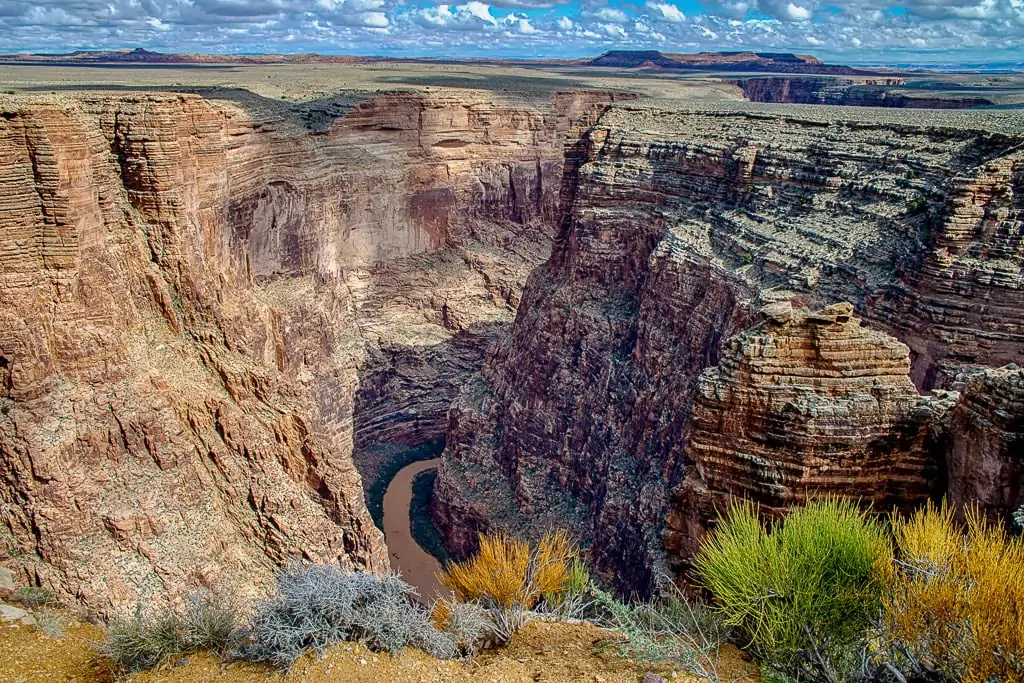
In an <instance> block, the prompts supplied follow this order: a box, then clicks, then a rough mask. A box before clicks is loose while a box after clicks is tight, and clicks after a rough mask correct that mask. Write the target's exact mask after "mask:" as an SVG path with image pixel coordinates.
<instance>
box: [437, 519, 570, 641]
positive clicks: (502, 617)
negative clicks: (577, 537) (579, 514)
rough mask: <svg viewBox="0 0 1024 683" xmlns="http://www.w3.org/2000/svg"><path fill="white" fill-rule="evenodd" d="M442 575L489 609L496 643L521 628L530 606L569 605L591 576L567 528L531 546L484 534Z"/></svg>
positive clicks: (462, 596) (464, 598)
mask: <svg viewBox="0 0 1024 683" xmlns="http://www.w3.org/2000/svg"><path fill="white" fill-rule="evenodd" d="M584 577H585V578H584ZM440 580H441V584H442V585H443V586H444V587H445V588H447V589H449V590H450V591H452V593H453V594H454V596H455V599H456V600H458V601H459V602H475V603H478V604H479V605H481V606H482V607H484V608H485V609H487V610H488V611H489V612H490V614H491V619H492V620H493V621H494V623H495V625H496V631H495V636H496V639H497V642H498V643H503V642H506V641H507V640H508V639H509V638H510V637H511V636H512V634H513V633H515V632H516V631H517V630H518V629H519V628H521V627H522V626H523V624H525V623H526V620H527V619H528V618H529V612H530V611H531V610H533V609H535V608H543V609H545V610H546V611H555V610H557V609H559V608H561V607H563V606H567V604H571V603H572V602H573V601H575V600H576V596H577V595H578V594H579V592H581V591H580V586H579V584H580V583H584V584H585V585H589V582H590V578H589V575H587V573H586V567H585V565H583V563H582V561H581V560H580V559H579V549H578V548H577V546H576V544H575V543H573V542H572V540H570V538H569V536H568V534H566V533H565V532H564V531H552V532H549V533H547V534H545V535H544V537H543V538H542V539H541V540H540V541H539V542H538V543H537V544H536V545H535V546H533V547H531V546H530V544H529V543H527V542H526V541H523V540H520V539H514V538H510V537H508V536H506V535H504V534H496V535H491V536H485V535H483V534H481V536H480V551H479V552H478V553H477V554H476V556H474V557H473V558H471V559H470V560H467V561H466V562H461V563H452V564H450V565H448V567H447V568H446V569H445V570H444V572H442V574H441V576H440ZM573 591H577V592H576V593H574V592H573Z"/></svg>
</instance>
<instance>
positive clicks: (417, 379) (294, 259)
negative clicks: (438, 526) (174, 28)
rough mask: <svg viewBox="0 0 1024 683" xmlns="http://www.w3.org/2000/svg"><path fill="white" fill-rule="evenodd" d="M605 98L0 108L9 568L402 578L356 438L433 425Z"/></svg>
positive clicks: (45, 579)
mask: <svg viewBox="0 0 1024 683" xmlns="http://www.w3.org/2000/svg"><path fill="white" fill-rule="evenodd" d="M612 99H613V95H611V94H601V93H598V94H593V95H589V94H587V93H579V94H571V95H566V96H564V97H562V96H556V95H552V96H550V97H547V98H544V99H543V100H539V101H537V102H535V103H533V104H529V103H523V102H518V103H515V104H508V103H502V102H501V101H500V100H498V98H486V99H485V98H481V97H479V96H477V97H476V98H474V97H473V96H472V94H471V93H462V94H460V95H459V96H458V97H446V96H444V95H438V96H426V95H420V94H413V95H401V94H399V95H393V96H382V97H379V98H366V99H365V100H364V101H361V102H358V103H355V104H346V105H344V106H341V105H339V107H338V108H336V109H334V110H332V111H340V112H342V113H343V114H342V115H341V116H340V117H338V119H337V120H336V121H330V122H328V123H326V124H324V123H323V117H322V116H321V117H320V118H315V120H313V121H312V122H311V121H310V117H308V116H307V114H308V111H307V110H303V111H302V112H300V113H299V114H298V115H295V116H291V117H289V116H286V115H277V116H270V115H268V113H267V110H266V109H260V108H258V106H256V105H254V104H251V103H249V102H246V101H242V102H241V103H240V102H238V101H235V100H216V99H212V98H203V97H199V96H195V95H185V94H153V95H148V94H142V95H127V96H113V97H111V96H109V95H105V94H100V95H93V94H88V93H83V94H80V95H77V96H75V97H73V98H54V97H46V96H41V97H26V98H6V99H5V100H4V102H3V107H4V115H3V118H2V121H0V136H2V138H3V142H2V145H0V148H2V152H0V154H2V155H3V157H4V158H3V163H2V166H3V171H0V174H2V177H0V187H2V188H3V192H2V199H0V202H2V206H0V210H2V211H0V215H2V217H3V218H2V220H3V221H4V222H3V232H2V235H3V243H2V247H0V262H2V266H0V273H2V286H0V316H2V320H3V324H2V325H0V358H2V363H0V365H2V372H3V375H2V378H0V409H2V417H0V463H2V468H0V471H2V482H3V483H2V486H0V520H2V524H0V529H2V532H0V533H2V541H0V548H2V551H0V557H2V558H3V561H4V563H5V565H7V564H9V565H10V566H11V567H12V568H13V569H15V570H16V572H17V574H19V575H20V576H21V577H22V580H25V581H27V582H30V583H33V584H37V585H43V586H45V587H47V589H49V590H52V591H53V592H54V593H55V594H57V595H58V596H60V597H61V598H63V599H72V600H76V601H78V602H81V603H84V604H87V605H89V606H90V607H92V608H93V609H95V610H97V611H98V612H100V613H116V612H125V611H130V609H131V608H132V607H133V606H134V605H136V604H138V603H140V602H149V601H151V600H154V599H155V600H162V599H165V598H166V599H170V600H172V601H173V600H178V599H180V598H181V596H182V595H183V594H184V593H186V592H187V591H189V590H192V589H194V588H195V587H196V586H203V585H206V586H214V585H231V586H238V587H241V588H242V590H243V593H245V592H246V591H247V592H248V593H249V594H255V593H256V592H258V591H261V590H263V589H264V588H265V587H266V584H267V583H268V582H269V581H270V580H271V578H272V576H273V569H274V567H276V566H279V565H280V564H282V563H284V562H286V561H288V559H289V558H305V559H312V560H317V561H340V562H341V563H342V564H343V565H344V566H347V567H351V568H357V569H366V570H370V571H382V570H384V569H386V568H387V566H388V565H387V553H386V549H385V546H384V543H383V538H382V536H381V533H380V532H379V531H378V530H377V529H376V528H375V527H374V525H373V523H372V522H371V520H370V517H369V515H368V514H367V511H366V507H365V504H364V500H363V491H362V485H361V477H360V472H359V471H358V465H359V449H360V448H362V447H364V445H365V444H379V443H384V442H401V441H403V440H404V441H412V442H417V441H418V440H420V439H422V438H425V437H429V436H432V435H436V434H439V433H441V432H443V429H444V424H445V422H444V415H445V412H446V410H447V403H448V402H449V401H450V400H451V398H453V391H454V387H456V386H457V385H458V379H459V377H460V375H463V374H465V373H466V371H467V367H472V366H474V364H478V363H479V358H480V357H481V356H482V353H483V349H484V348H486V346H487V345H488V343H489V342H490V340H491V339H492V338H493V337H494V336H495V335H496V334H497V333H498V332H500V330H501V329H502V327H503V326H507V325H508V324H509V323H510V322H511V320H512V316H513V312H514V307H515V304H516V303H517V302H518V297H519V289H520V288H521V284H522V281H523V280H525V277H526V273H527V272H528V271H529V269H530V268H532V266H533V265H535V264H536V263H538V262H540V261H541V260H542V259H543V258H544V256H545V255H546V251H547V245H548V244H549V241H550V231H549V228H548V227H547V225H548V223H547V221H548V220H549V217H550V215H551V213H552V212H553V211H554V210H555V209H556V207H557V198H558V193H559V191H560V184H561V165H562V154H561V148H562V139H563V138H564V137H565V136H566V135H570V134H572V130H573V129H574V126H576V125H577V123H578V122H585V121H586V120H587V119H588V117H589V116H591V115H592V114H591V112H592V111H594V110H595V108H596V110H599V109H600V108H601V107H603V106H605V103H607V102H610V101H611V100H612ZM257 104H258V103H257ZM286 114H287V112H286Z"/></svg>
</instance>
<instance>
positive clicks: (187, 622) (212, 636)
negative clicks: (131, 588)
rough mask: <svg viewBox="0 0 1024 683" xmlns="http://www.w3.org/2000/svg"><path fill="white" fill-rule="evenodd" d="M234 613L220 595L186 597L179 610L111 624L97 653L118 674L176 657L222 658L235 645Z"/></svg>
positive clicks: (164, 611)
mask: <svg viewBox="0 0 1024 683" xmlns="http://www.w3.org/2000/svg"><path fill="white" fill-rule="evenodd" d="M236 623H237V611H236V609H235V606H234V604H233V603H232V602H231V601H230V600H228V599H227V598H224V597H223V596H220V595H215V594H197V595H193V596H190V597H189V598H188V599H187V600H186V603H185V607H184V609H182V610H172V609H164V610H161V611H160V612H157V613H156V614H153V615H150V616H148V617H144V616H143V615H142V611H141V610H138V611H137V612H136V614H135V617H134V618H132V619H130V620H127V621H114V622H112V623H111V624H110V626H109V627H108V628H107V636H106V639H105V640H104V641H103V643H102V645H101V646H100V652H101V653H102V654H103V655H105V656H106V657H108V658H110V659H111V660H113V662H114V664H115V665H117V667H118V668H119V669H120V670H122V671H127V672H137V671H143V670H145V669H151V668H153V667H154V666H157V665H158V664H161V663H162V662H164V661H166V660H168V659H170V658H171V657H175V656H178V655H183V654H188V653H191V652H198V651H199V650H210V651H213V652H216V653H218V654H225V653H227V652H228V651H229V650H230V649H231V648H233V647H235V646H236V644H237V642H238V636H239V632H238V628H237V626H236Z"/></svg>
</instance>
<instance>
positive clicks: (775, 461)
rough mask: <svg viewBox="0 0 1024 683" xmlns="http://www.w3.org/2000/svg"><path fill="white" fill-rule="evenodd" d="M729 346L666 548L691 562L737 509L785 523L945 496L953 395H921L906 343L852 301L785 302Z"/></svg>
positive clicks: (701, 407) (699, 424) (693, 438)
mask: <svg viewBox="0 0 1024 683" xmlns="http://www.w3.org/2000/svg"><path fill="white" fill-rule="evenodd" d="M765 315H766V317H767V320H766V321H765V322H764V323H763V324H761V325H759V326H757V327H754V328H751V329H749V330H747V331H745V332H743V333H741V334H739V335H736V336H735V337H732V338H731V339H729V340H727V341H726V342H725V343H724V345H723V349H722V357H721V359H720V360H719V363H718V365H717V366H715V367H711V368H708V369H707V370H705V371H704V372H703V373H701V376H700V382H699V387H698V390H697V394H696V396H695V398H694V405H693V422H692V428H691V431H690V434H689V437H688V440H687V446H686V453H685V460H686V465H687V470H688V475H687V478H686V480H685V481H684V483H683V485H682V486H681V487H680V488H679V490H678V491H677V492H676V493H675V495H674V499H673V502H672V504H671V505H670V507H669V514H668V520H667V528H668V534H667V538H666V547H667V549H668V551H669V556H670V557H671V558H674V559H681V560H685V559H686V558H689V557H691V556H692V555H693V553H694V552H695V551H696V548H697V543H698V541H699V540H700V538H701V536H702V535H703V533H704V532H705V531H706V530H707V528H708V525H709V523H712V522H714V520H715V519H716V518H717V516H718V515H719V514H721V513H724V511H725V510H726V509H727V508H728V506H729V504H730V503H731V502H734V501H738V500H749V501H752V502H755V503H757V504H758V505H759V506H760V509H761V511H762V512H763V513H764V514H766V515H778V514H781V513H782V512H784V511H785V509H786V508H788V507H789V506H791V505H794V504H799V503H801V502H804V501H806V500H807V498H808V496H815V495H817V496H820V495H834V496H841V497H854V498H857V499H858V500H860V501H861V502H863V503H864V504H866V505H869V506H874V507H875V508H876V509H878V510H879V511H888V510H891V509H892V508H893V507H899V508H904V509H907V508H912V507H913V506H915V505H916V504H919V503H921V502H923V501H925V500H927V499H929V498H934V497H936V496H937V495H938V494H940V493H941V492H942V491H943V489H944V483H945V476H944V475H945V472H944V471H943V467H942V466H943V460H942V448H943V440H942V431H943V430H942V425H943V420H944V416H945V414H946V413H947V412H948V411H949V409H950V408H951V407H952V405H953V401H954V400H955V394H953V395H951V396H945V397H943V398H941V399H940V398H932V397H929V398H922V397H921V396H920V395H919V394H918V392H917V389H916V387H914V384H913V383H912V382H911V381H910V358H909V350H908V348H907V347H906V345H904V344H902V343H900V342H898V341H896V340H895V339H893V338H892V337H890V336H889V335H887V334H885V333H884V332H880V331H878V330H873V329H870V328H869V327H865V326H863V325H862V323H863V321H861V320H860V319H859V318H857V317H856V316H854V315H853V306H852V305H850V304H836V305H833V306H829V307H827V308H825V309H823V310H821V311H818V312H809V311H806V310H799V309H797V310H794V309H793V307H792V305H791V304H789V303H788V302H785V303H779V304H773V305H770V306H768V307H766V308H765Z"/></svg>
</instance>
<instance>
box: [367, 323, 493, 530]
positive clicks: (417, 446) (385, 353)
mask: <svg viewBox="0 0 1024 683" xmlns="http://www.w3.org/2000/svg"><path fill="white" fill-rule="evenodd" d="M510 330H511V323H507V322H494V323H476V324H473V325H470V326H468V327H467V328H466V329H464V330H461V331H460V332H458V333H456V334H455V335H454V336H452V337H451V338H450V339H448V340H447V341H444V342H442V343H440V344H433V345H427V346H414V345H401V344H396V345H390V346H383V347H380V348H373V349H368V352H367V359H366V362H365V364H364V366H363V368H362V369H361V370H360V371H359V390H358V392H357V393H356V397H355V407H354V410H353V420H354V444H353V453H352V458H353V460H354V461H355V465H356V469H358V470H359V474H360V476H361V477H362V481H363V490H364V491H365V493H366V504H367V507H368V508H369V510H370V515H371V517H373V520H374V522H375V523H376V524H377V525H378V526H381V524H382V519H383V498H384V491H385V489H386V488H387V485H388V482H390V481H391V479H392V478H393V477H394V476H395V473H397V472H398V471H399V470H400V469H402V468H403V467H405V466H406V465H409V464H410V463H413V462H417V461H419V460H428V459H430V458H436V457H437V456H438V455H440V454H441V452H442V451H443V450H444V445H445V430H446V427H447V423H448V408H449V407H450V406H451V404H452V402H454V401H455V398H456V397H457V396H458V393H459V391H460V390H461V389H462V387H463V385H464V383H465V381H466V380H467V379H468V378H469V377H470V376H472V375H473V374H475V373H477V372H479V371H480V370H481V368H482V367H483V364H484V361H485V360H486V358H487V354H488V352H489V350H490V348H491V345H492V344H493V343H494V342H495V341H496V340H498V339H500V338H502V337H503V336H505V335H506V334H508V333H509V332H510Z"/></svg>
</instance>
